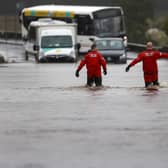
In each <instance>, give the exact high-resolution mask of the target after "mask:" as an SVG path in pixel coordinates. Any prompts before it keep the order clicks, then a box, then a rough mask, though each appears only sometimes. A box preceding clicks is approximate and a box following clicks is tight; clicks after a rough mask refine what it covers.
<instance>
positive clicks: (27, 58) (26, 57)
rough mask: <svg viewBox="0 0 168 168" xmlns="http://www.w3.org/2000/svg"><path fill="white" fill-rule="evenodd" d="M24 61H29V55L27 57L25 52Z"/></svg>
mask: <svg viewBox="0 0 168 168" xmlns="http://www.w3.org/2000/svg"><path fill="white" fill-rule="evenodd" d="M25 60H26V61H28V60H29V55H28V52H27V51H26V52H25Z"/></svg>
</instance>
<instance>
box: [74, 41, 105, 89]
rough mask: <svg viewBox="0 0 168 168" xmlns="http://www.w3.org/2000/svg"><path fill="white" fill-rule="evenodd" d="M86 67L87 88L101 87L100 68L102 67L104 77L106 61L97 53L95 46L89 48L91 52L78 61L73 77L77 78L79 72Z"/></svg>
mask: <svg viewBox="0 0 168 168" xmlns="http://www.w3.org/2000/svg"><path fill="white" fill-rule="evenodd" d="M84 65H86V69H87V86H92V85H93V84H94V83H95V85H96V86H102V76H101V67H103V72H104V75H106V74H107V70H106V61H105V59H104V57H103V56H102V55H101V54H100V53H99V52H98V50H97V48H96V44H93V45H92V46H91V50H90V51H89V52H88V53H87V54H86V55H85V56H84V58H83V59H82V60H81V61H80V64H79V66H78V68H77V70H76V72H75V76H76V77H79V71H80V70H81V69H82V68H83V67H84Z"/></svg>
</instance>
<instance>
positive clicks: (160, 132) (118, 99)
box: [0, 60, 168, 168]
mask: <svg viewBox="0 0 168 168" xmlns="http://www.w3.org/2000/svg"><path fill="white" fill-rule="evenodd" d="M158 63H159V69H160V73H159V75H160V81H161V84H162V86H163V87H162V88H160V90H158V91H146V90H145V89H144V88H143V85H144V83H143V77H142V72H141V64H138V65H137V66H136V67H134V68H132V69H131V70H130V72H128V73H126V72H125V67H126V65H116V64H108V65H107V68H108V74H107V76H103V84H104V86H103V87H102V88H97V89H95V88H86V87H85V86H84V85H85V81H86V74H85V69H83V70H82V71H81V72H80V77H79V78H75V76H74V72H75V69H76V67H77V64H71V63H70V64H67V63H63V64H61V63H60V64H55V63H54V64H36V63H34V62H31V61H29V62H21V63H10V64H1V65H0V79H1V82H0V95H1V96H0V167H2V168H102V167H106V168H112V167H115V168H123V167H124V168H142V167H143V168H167V167H168V157H167V156H168V129H167V128H168V109H167V108H168V104H167V100H168V88H167V83H168V77H167V74H168V61H165V60H163V61H159V62H158Z"/></svg>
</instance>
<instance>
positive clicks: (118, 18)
mask: <svg viewBox="0 0 168 168" xmlns="http://www.w3.org/2000/svg"><path fill="white" fill-rule="evenodd" d="M93 16H94V29H95V34H96V35H97V36H99V37H109V36H111V37H119V36H121V35H124V33H125V27H124V23H123V18H122V17H123V16H122V13H121V11H120V10H110V9H108V10H101V11H97V12H94V14H93Z"/></svg>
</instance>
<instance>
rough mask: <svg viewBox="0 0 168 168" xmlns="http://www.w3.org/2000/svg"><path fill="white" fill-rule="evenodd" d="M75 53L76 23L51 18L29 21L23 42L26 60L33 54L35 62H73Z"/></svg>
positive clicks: (75, 56)
mask: <svg viewBox="0 0 168 168" xmlns="http://www.w3.org/2000/svg"><path fill="white" fill-rule="evenodd" d="M77 53H78V51H77V25H76V24H72V23H66V22H63V21H56V20H51V19H47V20H46V19H41V20H38V21H33V22H31V23H30V26H29V31H28V39H27V40H26V42H25V59H26V60H28V59H29V57H30V56H33V57H34V58H35V60H36V61H37V62H49V61H50V62H51V61H66V62H74V61H76V58H77Z"/></svg>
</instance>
